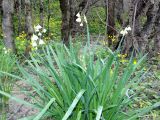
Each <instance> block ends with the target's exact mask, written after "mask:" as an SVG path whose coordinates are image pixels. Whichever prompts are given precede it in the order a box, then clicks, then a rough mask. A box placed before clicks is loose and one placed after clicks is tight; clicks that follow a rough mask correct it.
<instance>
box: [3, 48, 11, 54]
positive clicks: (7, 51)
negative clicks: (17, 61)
mask: <svg viewBox="0 0 160 120" xmlns="http://www.w3.org/2000/svg"><path fill="white" fill-rule="evenodd" d="M3 51H4V54H8V53H10V52H11V49H7V48H6V47H4V48H3Z"/></svg>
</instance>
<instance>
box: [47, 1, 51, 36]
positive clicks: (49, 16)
mask: <svg viewBox="0 0 160 120" xmlns="http://www.w3.org/2000/svg"><path fill="white" fill-rule="evenodd" d="M47 12H48V15H47V28H48V29H47V34H48V35H49V33H50V18H51V10H50V0H48V8H47Z"/></svg>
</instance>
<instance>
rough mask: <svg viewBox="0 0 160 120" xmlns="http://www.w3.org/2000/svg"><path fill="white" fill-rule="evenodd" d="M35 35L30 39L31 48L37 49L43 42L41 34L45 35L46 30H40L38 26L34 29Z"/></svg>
mask: <svg viewBox="0 0 160 120" xmlns="http://www.w3.org/2000/svg"><path fill="white" fill-rule="evenodd" d="M34 30H35V33H34V34H33V35H32V37H31V45H32V47H34V48H36V49H37V46H38V45H43V44H45V42H44V41H43V39H42V37H43V36H42V34H43V33H46V29H44V28H42V27H41V26H40V25H39V24H38V25H37V26H35V27H34Z"/></svg>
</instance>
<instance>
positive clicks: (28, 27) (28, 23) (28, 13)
mask: <svg viewBox="0 0 160 120" xmlns="http://www.w3.org/2000/svg"><path fill="white" fill-rule="evenodd" d="M25 31H26V33H27V40H28V43H27V46H26V51H25V56H28V53H29V51H30V50H31V48H30V39H31V36H32V34H33V32H34V30H33V26H32V10H31V3H30V0H25Z"/></svg>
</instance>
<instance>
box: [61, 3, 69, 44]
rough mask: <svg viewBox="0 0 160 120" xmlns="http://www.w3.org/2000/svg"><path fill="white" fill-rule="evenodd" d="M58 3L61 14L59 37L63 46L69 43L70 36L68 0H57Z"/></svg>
mask: <svg viewBox="0 0 160 120" xmlns="http://www.w3.org/2000/svg"><path fill="white" fill-rule="evenodd" d="M59 2H60V9H61V13H62V25H61V36H62V41H63V42H64V43H65V44H68V43H69V35H70V28H69V20H70V17H69V16H70V15H69V14H70V12H69V0H59Z"/></svg>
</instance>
